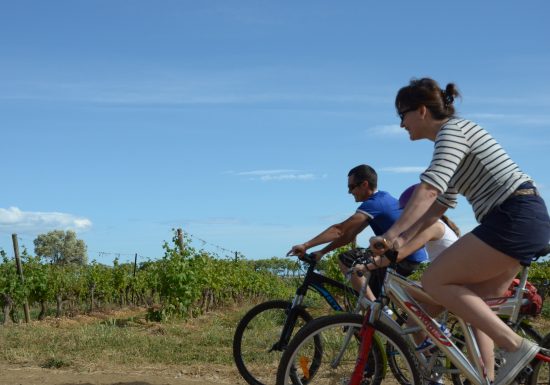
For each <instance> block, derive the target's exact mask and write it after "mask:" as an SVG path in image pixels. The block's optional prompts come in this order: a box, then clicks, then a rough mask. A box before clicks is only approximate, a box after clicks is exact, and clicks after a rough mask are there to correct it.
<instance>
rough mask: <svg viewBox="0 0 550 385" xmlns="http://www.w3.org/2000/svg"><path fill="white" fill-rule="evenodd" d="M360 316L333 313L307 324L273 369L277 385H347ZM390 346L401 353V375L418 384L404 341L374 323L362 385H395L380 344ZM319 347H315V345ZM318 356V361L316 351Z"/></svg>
mask: <svg viewBox="0 0 550 385" xmlns="http://www.w3.org/2000/svg"><path fill="white" fill-rule="evenodd" d="M362 323H363V316H361V315H358V314H337V315H333V316H326V317H321V318H318V319H315V320H313V321H311V322H310V323H309V324H308V325H306V326H305V327H303V328H302V329H301V330H300V331H299V332H298V333H297V334H296V336H295V337H294V338H293V339H292V341H291V342H290V344H289V345H288V348H287V349H286V351H285V352H284V353H283V356H282V358H281V363H280V365H279V369H278V370H277V385H287V384H293V385H304V384H315V385H325V384H326V385H329V384H338V385H340V384H347V383H348V381H349V380H350V378H351V375H352V373H353V370H354V368H355V363H356V361H357V355H358V352H359V346H360V339H359V338H358V335H359V331H360V329H361V326H362ZM388 342H389V343H391V344H392V346H394V347H395V349H396V350H397V351H399V352H401V353H402V356H403V357H404V359H403V360H402V364H403V367H402V368H401V369H402V371H403V372H408V373H410V378H411V379H412V381H411V383H410V384H411V385H419V384H420V376H419V372H418V364H417V362H416V359H415V357H414V355H413V353H412V351H411V349H410V347H409V346H408V345H407V344H406V343H405V341H404V340H403V339H402V338H401V337H400V336H399V335H398V334H397V333H395V332H394V331H393V330H390V329H389V328H388V327H386V326H385V325H383V324H377V326H376V333H375V335H374V338H373V344H372V347H371V351H370V352H369V356H368V360H367V366H366V369H365V372H364V376H363V380H362V382H361V384H362V385H379V384H380V383H381V382H382V380H384V381H389V382H390V383H393V382H395V379H394V378H393V375H392V373H391V371H386V370H385V369H386V361H385V352H384V345H385V344H386V343H388ZM319 344H320V345H321V346H317V345H319ZM319 351H321V352H322V354H321V355H320V357H319V358H318V359H315V358H314V357H313V356H314V354H315V353H316V352H319Z"/></svg>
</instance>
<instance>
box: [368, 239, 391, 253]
mask: <svg viewBox="0 0 550 385" xmlns="http://www.w3.org/2000/svg"><path fill="white" fill-rule="evenodd" d="M369 242H370V250H371V252H372V253H373V254H374V255H382V254H384V253H385V252H386V251H388V250H390V249H391V246H390V245H389V242H388V241H387V240H386V239H385V238H384V237H381V236H376V237H372V238H371V239H369Z"/></svg>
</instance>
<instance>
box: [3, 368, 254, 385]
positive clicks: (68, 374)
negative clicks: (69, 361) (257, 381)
mask: <svg viewBox="0 0 550 385" xmlns="http://www.w3.org/2000/svg"><path fill="white" fill-rule="evenodd" d="M199 384H200V385H222V384H235V385H237V384H239V385H240V384H244V382H243V380H242V379H241V378H240V377H238V374H237V373H236V369H234V368H231V367H215V368H211V367H209V366H202V367H185V368H183V369H180V370H176V369H174V370H158V369H157V370H153V369H151V370H147V369H143V370H141V371H132V372H130V371H124V372H122V371H121V372H117V371H93V372H77V371H74V370H62V369H43V368H40V367H21V366H10V365H6V364H0V385H199Z"/></svg>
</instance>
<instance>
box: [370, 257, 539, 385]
mask: <svg viewBox="0 0 550 385" xmlns="http://www.w3.org/2000/svg"><path fill="white" fill-rule="evenodd" d="M528 271H529V267H528V266H524V267H523V270H522V274H521V280H520V283H519V286H518V287H517V288H516V292H515V295H514V296H512V297H501V298H492V299H487V300H486V303H487V304H488V305H489V306H490V307H491V309H493V311H494V312H495V313H497V314H498V315H505V316H509V321H510V322H511V323H512V324H513V323H515V322H516V321H517V320H518V318H519V311H520V308H521V305H522V304H524V303H525V302H526V301H527V300H526V299H524V298H523V293H524V291H525V285H526V283H527V275H528ZM383 293H384V295H385V296H387V297H388V298H389V299H390V300H391V301H392V302H393V303H394V304H395V305H396V306H397V307H398V308H400V309H402V310H403V311H405V312H406V313H407V314H408V316H409V317H410V318H411V319H412V320H413V321H414V323H415V324H416V325H418V327H416V328H413V329H414V330H411V328H409V329H402V328H401V327H399V325H398V324H397V323H396V322H395V321H393V319H391V322H389V321H388V318H389V317H385V316H384V315H385V313H384V312H383V311H382V304H381V303H380V302H374V303H368V304H367V303H364V305H367V306H369V307H370V316H369V317H370V318H369V323H370V324H373V323H374V322H375V321H378V322H383V323H384V324H387V325H389V326H391V327H392V328H395V329H396V330H398V331H399V332H400V333H401V334H409V333H411V332H412V331H417V330H424V331H425V332H426V333H427V334H428V335H429V336H430V337H431V339H432V341H433V342H434V343H435V344H436V345H437V347H438V348H439V349H440V350H441V351H442V352H443V354H444V355H445V356H447V357H448V358H449V359H450V360H451V362H452V363H453V364H454V365H455V367H456V368H458V370H459V371H460V373H462V374H463V375H464V376H465V377H466V378H468V380H470V381H471V382H472V384H474V385H490V381H489V380H488V378H487V376H486V372H485V369H484V365H483V361H482V359H481V354H480V351H479V347H478V344H477V341H476V338H475V336H474V333H473V330H472V327H471V326H470V324H468V323H466V322H465V321H464V320H463V319H462V318H460V317H457V316H456V315H454V316H455V318H456V319H457V321H458V324H459V325H460V328H461V329H462V332H463V335H464V343H465V346H466V351H467V354H468V355H469V358H468V357H466V355H465V354H464V353H463V352H462V350H461V349H460V348H458V347H457V346H456V345H455V344H454V342H453V341H452V339H451V338H450V337H447V336H446V335H445V334H444V333H443V332H442V331H441V329H440V325H439V324H438V323H437V321H435V320H434V319H433V318H432V317H431V316H430V315H429V314H428V313H426V311H425V310H424V309H423V308H422V306H421V305H420V304H419V303H418V302H417V300H415V299H414V297H417V298H423V297H424V298H426V297H428V298H430V297H429V295H428V294H427V293H426V292H425V291H424V290H423V289H422V287H421V286H419V285H418V284H417V283H415V282H413V281H411V280H409V279H407V278H405V277H403V276H401V275H399V274H397V273H396V272H395V270H394V269H392V268H388V270H387V274H386V278H385V280H384V286H383ZM434 302H435V301H434Z"/></svg>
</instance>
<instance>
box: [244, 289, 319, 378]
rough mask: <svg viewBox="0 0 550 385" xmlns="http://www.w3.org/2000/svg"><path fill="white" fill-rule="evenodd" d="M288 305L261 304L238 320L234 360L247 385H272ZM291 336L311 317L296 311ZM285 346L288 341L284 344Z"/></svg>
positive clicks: (281, 302) (281, 303)
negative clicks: (296, 315) (296, 316)
mask: <svg viewBox="0 0 550 385" xmlns="http://www.w3.org/2000/svg"><path fill="white" fill-rule="evenodd" d="M291 306H292V303H291V302H288V301H282V300H275V301H267V302H264V303H261V304H259V305H257V306H255V307H253V308H252V309H250V310H249V311H248V313H246V314H245V315H244V317H243V318H242V319H241V321H240V322H239V324H238V325H237V329H236V330H235V335H234V337H233V359H234V360H235V364H236V365H237V369H238V370H239V373H240V374H241V376H242V377H243V378H244V380H245V381H246V382H248V383H249V384H250V385H274V384H275V374H276V370H277V366H278V364H279V360H280V358H281V355H282V351H283V350H284V348H285V346H277V344H278V342H279V339H280V337H281V331H282V329H283V325H284V324H285V321H286V318H287V314H288V310H289V309H290V307H291ZM297 312H298V318H297V320H296V324H295V325H294V332H295V331H296V330H298V329H299V328H300V327H302V326H303V325H305V324H306V323H307V322H309V321H311V320H312V319H313V317H312V316H311V315H310V314H309V313H308V312H307V311H306V310H305V309H304V308H297ZM286 342H287V343H288V341H286Z"/></svg>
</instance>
